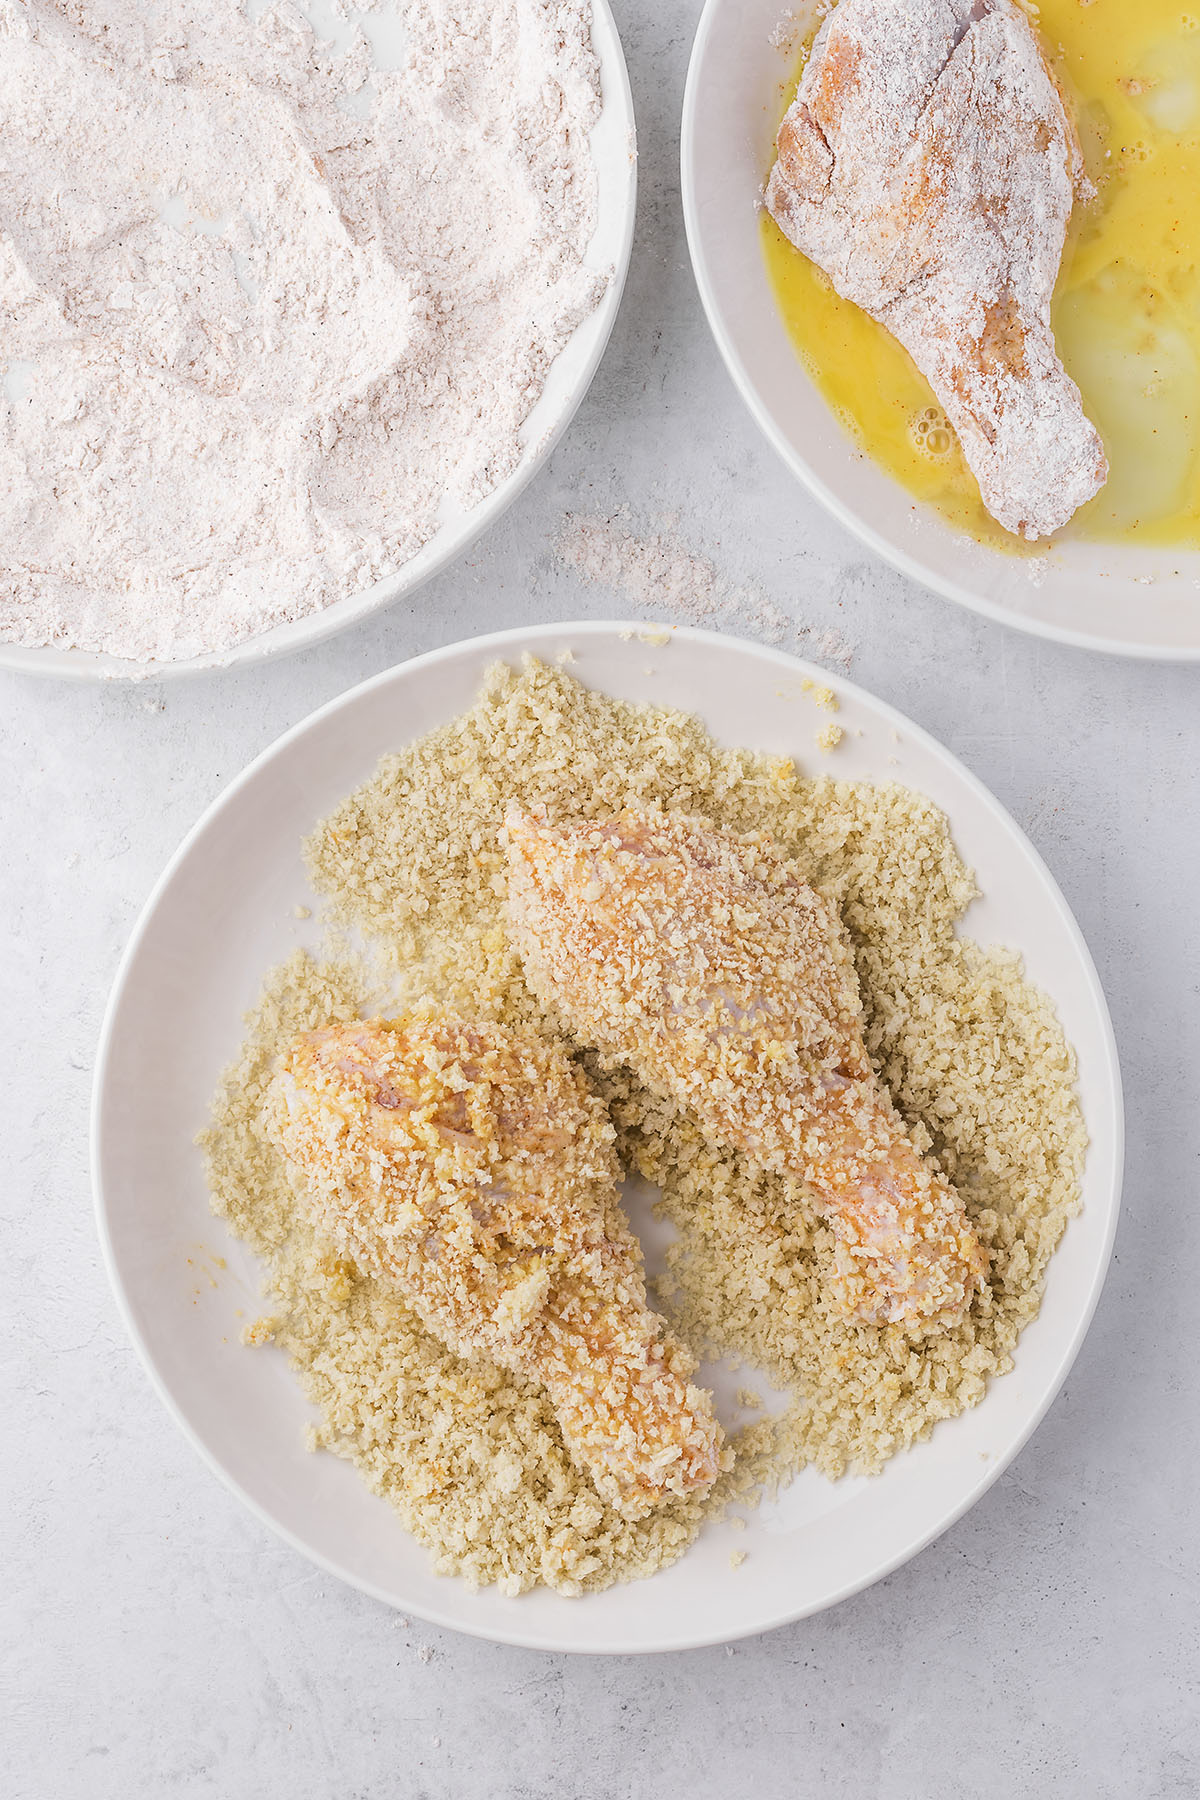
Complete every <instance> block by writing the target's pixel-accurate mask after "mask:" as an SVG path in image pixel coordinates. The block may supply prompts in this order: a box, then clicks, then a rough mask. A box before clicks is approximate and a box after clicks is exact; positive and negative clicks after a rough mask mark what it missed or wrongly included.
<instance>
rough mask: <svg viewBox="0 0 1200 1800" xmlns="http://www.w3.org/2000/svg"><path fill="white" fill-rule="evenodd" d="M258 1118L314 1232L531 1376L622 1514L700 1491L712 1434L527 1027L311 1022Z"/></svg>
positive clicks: (582, 1136)
mask: <svg viewBox="0 0 1200 1800" xmlns="http://www.w3.org/2000/svg"><path fill="white" fill-rule="evenodd" d="M267 1127H268V1132H269V1134H270V1136H271V1138H272V1140H273V1141H274V1142H275V1143H276V1145H277V1146H278V1147H279V1148H280V1149H281V1150H282V1151H283V1153H284V1155H285V1156H286V1157H287V1159H288V1161H289V1162H290V1163H291V1164H292V1166H293V1168H294V1170H295V1171H296V1173H297V1174H298V1175H299V1176H300V1177H301V1184H300V1185H301V1191H302V1193H303V1194H304V1196H305V1199H306V1202H307V1204H308V1206H309V1207H310V1208H311V1211H312V1214H313V1216H314V1217H315V1219H316V1221H317V1222H318V1224H319V1226H320V1228H321V1230H322V1231H323V1233H324V1234H325V1235H326V1236H327V1237H328V1238H330V1239H331V1240H332V1242H333V1243H334V1245H335V1246H336V1247H337V1249H338V1251H339V1253H340V1254H342V1255H344V1256H346V1257H348V1258H349V1259H350V1260H352V1261H353V1262H355V1263H356V1264H357V1265H358V1267H359V1268H360V1269H362V1270H363V1271H364V1272H365V1273H366V1274H368V1275H371V1276H374V1277H376V1278H377V1279H379V1280H381V1281H387V1282H393V1283H394V1284H395V1285H396V1287H397V1288H398V1289H399V1290H400V1291H401V1292H402V1293H403V1295H404V1296H405V1298H406V1299H407V1300H408V1301H409V1302H410V1304H411V1305H412V1306H413V1308H414V1310H415V1311H416V1312H417V1314H418V1315H419V1317H420V1318H421V1319H422V1320H423V1322H424V1323H425V1324H426V1325H427V1326H428V1327H429V1329H430V1330H431V1331H433V1332H435V1333H436V1334H437V1336H438V1337H440V1338H441V1339H442V1340H443V1342H445V1343H446V1344H448V1345H449V1346H450V1348H451V1349H452V1350H454V1351H456V1352H457V1353H458V1354H460V1355H463V1356H470V1355H471V1354H472V1353H474V1352H479V1351H485V1352H486V1353H487V1354H488V1355H489V1356H491V1357H492V1358H493V1359H494V1360H495V1361H496V1362H498V1363H500V1364H501V1365H502V1366H503V1367H504V1368H507V1369H511V1370H513V1371H515V1372H516V1373H518V1374H520V1375H524V1376H528V1377H530V1378H531V1379H533V1380H535V1381H538V1382H541V1383H542V1384H543V1385H544V1386H545V1388H546V1389H547V1391H548V1393H549V1395H550V1398H551V1401H552V1402H553V1405H554V1408H555V1410H556V1412H557V1414H558V1418H559V1422H560V1424H561V1426H562V1431H563V1437H564V1439H565V1441H566V1445H567V1449H568V1452H569V1453H570V1455H571V1457H572V1458H573V1459H574V1461H575V1462H577V1463H578V1464H579V1465H580V1466H581V1467H582V1468H584V1469H586V1470H587V1472H588V1473H589V1474H590V1475H591V1477H592V1479H593V1481H594V1483H595V1486H596V1489H597V1491H598V1492H599V1494H600V1495H601V1497H602V1498H603V1499H605V1500H607V1501H608V1502H609V1503H610V1504H612V1505H614V1506H616V1507H618V1508H619V1509H620V1510H621V1511H622V1512H623V1513H624V1514H625V1515H626V1516H627V1517H629V1518H640V1517H643V1516H645V1515H646V1514H648V1513H649V1512H650V1511H651V1510H652V1509H653V1508H654V1507H655V1506H657V1505H658V1504H659V1503H660V1502H662V1501H664V1500H666V1499H668V1498H670V1496H672V1495H682V1494H690V1493H699V1492H703V1491H704V1490H706V1489H707V1488H709V1487H711V1485H712V1483H713V1481H714V1480H715V1478H716V1476H717V1473H718V1470H719V1467H720V1464H721V1444H722V1433H721V1428H720V1426H719V1425H718V1424H717V1421H716V1419H715V1418H714V1416H713V1411H712V1405H711V1400H710V1397H709V1395H708V1394H707V1393H704V1392H703V1391H701V1390H700V1389H697V1388H695V1387H693V1386H691V1385H690V1383H689V1381H688V1376H689V1374H690V1372H691V1369H692V1366H693V1365H692V1363H691V1359H690V1358H689V1356H688V1354H687V1352H686V1351H684V1349H683V1348H682V1346H681V1345H680V1344H679V1343H678V1342H677V1341H675V1340H673V1339H672V1338H671V1337H670V1336H669V1334H667V1333H665V1332H664V1328H663V1322H662V1320H661V1319H660V1318H658V1317H657V1315H656V1314H655V1313H653V1312H652V1311H651V1310H650V1308H649V1307H648V1305H647V1303H646V1288H645V1281H644V1278H643V1271H642V1257H641V1250H640V1247H639V1245H638V1243H637V1240H636V1239H635V1238H634V1236H633V1235H632V1233H631V1232H630V1230H629V1227H628V1225H627V1224H626V1223H625V1220H624V1218H623V1217H622V1214H621V1211H620V1207H619V1205H618V1199H617V1182H618V1180H619V1179H620V1173H621V1171H620V1165H619V1163H618V1162H617V1158H616V1153H615V1151H614V1149H613V1130H612V1126H611V1125H610V1124H609V1121H608V1116H607V1114H606V1112H605V1109H604V1107H603V1105H602V1103H601V1102H600V1100H599V1099H597V1098H596V1096H595V1095H594V1094H592V1093H591V1092H590V1090H589V1089H588V1086H587V1084H586V1081H585V1079H584V1077H583V1075H582V1073H581V1072H580V1071H579V1070H578V1069H576V1068H575V1066H574V1064H573V1063H572V1062H571V1061H570V1059H569V1058H568V1057H567V1056H566V1055H565V1054H564V1052H563V1051H562V1050H560V1049H559V1048H557V1046H555V1045H553V1044H549V1043H546V1042H545V1041H544V1040H543V1039H542V1038H540V1037H539V1036H537V1035H536V1034H534V1033H532V1032H529V1031H515V1030H508V1029H505V1028H504V1027H502V1026H499V1025H489V1024H464V1023H462V1022H460V1021H457V1020H447V1019H437V1020H431V1019H420V1020H410V1021H408V1022H407V1023H400V1024H391V1023H386V1022H384V1021H382V1020H373V1021H370V1022H366V1023H362V1024H356V1025H352V1026H337V1027H332V1028H330V1029H328V1030H325V1031H318V1032H313V1033H310V1034H309V1035H307V1036H305V1037H302V1038H300V1039H298V1040H297V1042H296V1043H294V1044H293V1045H292V1047H291V1049H290V1050H289V1052H288V1054H287V1056H286V1058H285V1060H284V1062H283V1064H282V1066H281V1068H280V1069H279V1071H278V1073H277V1074H276V1076H275V1077H274V1080H273V1082H272V1086H271V1090H270V1093H269V1096H268V1103H267Z"/></svg>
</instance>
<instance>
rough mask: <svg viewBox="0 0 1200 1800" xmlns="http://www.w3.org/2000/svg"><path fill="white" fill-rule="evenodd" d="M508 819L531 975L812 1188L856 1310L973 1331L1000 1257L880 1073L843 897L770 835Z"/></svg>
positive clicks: (613, 1044)
mask: <svg viewBox="0 0 1200 1800" xmlns="http://www.w3.org/2000/svg"><path fill="white" fill-rule="evenodd" d="M506 823H507V831H508V846H509V849H508V855H509V896H508V906H509V914H510V918H511V921H512V926H513V929H514V931H515V934H516V940H517V944H518V948H519V950H520V952H521V956H522V958H523V961H524V965H525V971H526V975H527V977H528V978H529V981H530V983H531V985H532V987H533V989H534V991H535V992H536V993H537V994H538V995H539V996H540V997H541V998H542V999H543V1001H545V1002H547V1003H548V1004H550V1005H552V1006H553V1007H554V1008H555V1010H556V1011H557V1012H558V1013H559V1014H560V1016H561V1018H562V1019H563V1021H564V1022H565V1024H566V1026H567V1028H568V1029H569V1030H570V1032H571V1033H572V1034H573V1035H574V1036H575V1037H576V1038H577V1039H578V1040H579V1042H580V1043H581V1044H585V1045H588V1046H591V1047H592V1048H594V1049H597V1050H599V1051H601V1052H602V1053H603V1054H604V1055H606V1056H608V1057H611V1058H613V1059H615V1060H617V1061H620V1062H623V1063H625V1064H627V1065H628V1066H629V1067H630V1068H631V1069H632V1070H633V1071H634V1072H635V1074H636V1075H637V1076H638V1077H639V1079H640V1080H641V1081H643V1082H644V1083H645V1084H646V1086H647V1087H648V1088H650V1089H651V1090H652V1091H655V1092H658V1093H662V1094H665V1095H667V1096H669V1097H671V1098H672V1099H675V1100H677V1101H680V1102H682V1103H683V1105H685V1106H686V1107H687V1108H688V1109H689V1110H690V1111H691V1112H692V1113H693V1115H694V1116H695V1117H696V1118H697V1120H698V1121H699V1123H700V1126H701V1129H702V1130H703V1131H704V1133H705V1135H706V1136H707V1137H708V1138H709V1139H710V1141H711V1142H713V1143H714V1144H717V1145H720V1146H722V1147H725V1148H732V1149H735V1150H739V1151H741V1152H743V1153H744V1154H745V1155H746V1156H747V1157H748V1158H750V1159H751V1160H752V1161H753V1162H754V1163H755V1164H757V1165H758V1166H760V1167H762V1168H766V1169H770V1170H775V1171H779V1172H786V1173H789V1174H792V1175H797V1176H799V1177H800V1178H801V1179H802V1180H803V1181H804V1182H806V1183H807V1185H808V1186H809V1187H810V1188H811V1189H812V1191H813V1193H814V1195H815V1196H816V1203H817V1206H818V1208H819V1209H820V1210H821V1211H822V1212H823V1213H824V1214H825V1216H826V1217H827V1218H828V1220H829V1222H830V1224H831V1225H832V1227H833V1230H834V1233H835V1237H836V1246H837V1249H836V1269H835V1289H836V1293H837V1298H838V1300H839V1303H840V1305H841V1307H842V1308H843V1310H844V1311H846V1312H847V1313H849V1314H850V1315H851V1316H853V1317H854V1318H856V1319H858V1320H861V1321H863V1322H869V1323H887V1322H901V1323H903V1324H905V1325H907V1326H909V1327H913V1328H916V1329H918V1330H924V1329H929V1328H933V1327H939V1326H945V1325H951V1324H953V1323H955V1322H956V1321H957V1320H958V1319H959V1318H961V1316H962V1314H963V1312H964V1309H965V1308H966V1307H967V1305H968V1304H969V1303H970V1300H971V1297H972V1295H973V1294H974V1293H975V1291H976V1290H977V1289H978V1288H979V1287H980V1285H981V1282H982V1277H983V1270H984V1266H985V1259H984V1254H983V1251H982V1249H981V1247H980V1244H979V1241H978V1238H977V1237H976V1234H975V1231H974V1229H973V1228H972V1226H971V1223H970V1221H969V1219H968V1218H967V1215H966V1212H965V1210H964V1207H963V1204H962V1201H961V1200H960V1198H959V1196H958V1195H957V1194H956V1193H955V1191H954V1189H953V1188H952V1187H951V1186H950V1184H949V1182H948V1181H946V1180H945V1179H944V1177H943V1176H942V1175H940V1174H938V1173H937V1172H936V1171H935V1170H934V1169H932V1168H931V1167H930V1165H929V1164H928V1163H927V1162H926V1161H925V1160H924V1159H923V1158H922V1156H921V1155H920V1154H919V1152H918V1151H917V1150H916V1148H915V1147H914V1145H913V1143H912V1140H911V1139H910V1137H909V1135H908V1132H907V1130H906V1128H905V1125H904V1122H903V1120H902V1119H901V1118H900V1116H899V1114H898V1113H897V1112H896V1109H895V1107H894V1106H893V1104H892V1101H891V1099H890V1097H889V1095H888V1093H887V1091H886V1090H885V1088H884V1087H883V1085H882V1083H881V1082H880V1081H879V1079H878V1077H877V1076H876V1074H875V1072H874V1070H873V1069H872V1067H871V1061H870V1058H869V1057H868V1055H867V1052H866V1048H865V1046H864V1043H863V1019H862V1011H861V1007H860V1004H859V996H858V986H857V981H856V978H855V973H854V966H853V963H852V960H851V955H850V947H849V945H848V943H847V941H846V938H845V935H844V933H843V931H842V927H841V922H840V920H839V919H838V916H837V913H836V910H835V909H834V907H833V906H832V905H831V904H830V902H829V901H828V900H826V899H825V898H824V897H823V896H822V895H821V894H819V893H817V892H816V891H815V889H813V888H812V887H810V886H809V885H808V884H807V883H806V882H805V881H803V880H802V879H801V877H800V876H799V874H798V873H797V871H796V870H795V868H794V867H793V866H792V865H791V864H790V863H788V862H787V861H786V860H785V858H784V857H783V856H782V855H781V854H780V852H779V850H778V849H777V847H776V846H775V845H774V843H773V842H772V841H771V840H770V839H766V838H760V839H742V838H737V837H734V836H732V835H731V834H730V833H728V832H724V831H720V830H718V829H717V828H715V827H714V826H712V825H710V824H709V823H708V822H707V821H704V820H700V819H692V818H687V817H683V816H681V815H679V814H676V813H663V812H660V811H658V810H647V811H645V812H626V813H623V814H621V815H620V816H618V817H616V818H613V819H609V820H607V821H604V822H602V823H591V822H582V823H573V824H568V825H565V826H563V827H561V828H558V829H553V828H551V827H550V826H549V825H547V824H546V823H545V822H544V821H543V820H541V819H539V818H536V817H533V816H531V815H529V814H522V813H518V812H516V811H512V812H510V814H509V817H508V819H507V821H506Z"/></svg>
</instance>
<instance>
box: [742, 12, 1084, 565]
mask: <svg viewBox="0 0 1200 1800" xmlns="http://www.w3.org/2000/svg"><path fill="white" fill-rule="evenodd" d="M1085 187H1086V183H1085V178H1084V174H1083V162H1082V158H1081V156H1080V153H1079V145H1078V142H1077V140H1076V137H1075V132H1074V129H1073V126H1072V124H1071V121H1070V119H1069V118H1068V116H1067V112H1066V108H1065V106H1064V104H1063V99H1062V96H1061V94H1060V92H1059V90H1058V87H1057V85H1056V83H1055V81H1054V78H1053V76H1052V75H1051V73H1050V71H1049V69H1048V68H1047V66H1046V62H1045V58H1044V57H1043V55H1042V52H1041V49H1040V47H1039V45H1038V41H1037V38H1036V37H1035V35H1034V31H1033V27H1032V26H1031V24H1030V22H1029V20H1028V19H1027V18H1026V16H1025V14H1024V13H1023V12H1022V11H1021V9H1020V7H1019V6H1017V5H1015V4H1014V0H840V3H839V5H838V6H837V7H836V9H835V10H834V12H833V13H832V14H831V15H830V17H829V18H828V19H827V20H826V22H825V24H824V25H823V26H822V27H821V30H820V32H819V33H818V35H817V39H816V42H815V44H814V45H813V50H812V55H811V57H810V58H809V61H808V65H807V67H806V68H805V71H804V76H803V79H802V80H801V83H800V88H799V91H798V93H797V95H796V99H795V101H794V102H793V104H792V106H791V108H790V110H789V112H788V114H787V117H786V118H785V119H784V121H783V125H782V126H781V128H780V132H779V155H778V160H777V162H776V164H775V167H774V169H773V171H772V173H771V179H770V183H769V185H768V187H767V208H768V210H769V212H770V213H771V215H772V217H773V218H774V219H775V221H776V222H777V224H778V225H779V226H780V228H781V229H782V230H783V231H784V233H785V234H786V235H787V236H788V237H789V238H790V239H791V241H792V243H793V244H795V245H796V246H797V248H798V249H800V250H802V251H803V252H804V254H805V255H806V256H808V257H811V259H812V261H813V262H815V263H817V264H818V265H819V267H820V268H822V269H824V271H825V273H826V274H827V275H828V276H829V277H830V279H831V281H832V282H833V285H834V287H835V288H836V289H837V291H838V293H839V294H841V295H843V297H844V298H845V299H847V300H853V301H854V302H855V303H856V304H857V305H859V306H861V307H862V308H863V310H864V311H865V312H868V313H870V315H871V317H872V318H874V319H878V320H879V321H880V323H881V324H883V325H886V327H887V328H888V330H889V331H890V332H891V333H892V334H893V336H894V337H896V338H898V339H899V340H900V342H901V343H902V344H903V345H904V348H905V349H906V350H907V351H908V353H909V355H910V356H911V357H912V359H913V361H914V362H915V363H916V365H917V367H918V368H919V369H920V370H921V372H922V374H924V375H925V376H926V377H927V379H928V380H929V382H930V384H931V385H932V387H933V390H934V392H935V393H936V394H937V397H938V399H939V400H940V401H941V403H942V405H943V407H944V408H945V410H946V414H947V416H948V417H949V419H950V421H951V423H952V424H953V426H954V429H955V430H956V431H957V433H958V436H959V440H960V442H961V444H962V447H963V453H964V455H965V456H966V459H967V462H968V463H969V464H970V466H971V468H972V470H973V471H974V473H975V476H976V478H977V479H978V482H979V487H980V491H981V493H982V495H983V502H984V505H985V506H986V507H987V509H988V511H989V512H990V513H992V514H993V515H994V517H995V518H997V519H998V520H999V521H1000V523H1001V525H1003V526H1004V527H1005V528H1006V529H1007V530H1009V531H1012V532H1018V533H1020V534H1022V535H1024V536H1025V537H1028V538H1037V537H1042V536H1046V535H1048V534H1049V533H1050V532H1053V531H1057V530H1058V529H1059V527H1060V526H1062V525H1065V524H1066V522H1067V520H1068V519H1069V518H1070V517H1071V515H1072V513H1074V512H1075V510H1076V508H1077V507H1080V506H1082V505H1083V503H1084V501H1085V500H1090V499H1091V497H1092V495H1093V494H1094V493H1096V491H1097V489H1099V488H1100V487H1102V486H1103V484H1104V482H1105V480H1106V479H1107V476H1108V464H1107V462H1106V460H1105V455H1104V449H1103V446H1102V444H1101V442H1100V437H1099V434H1098V433H1097V431H1096V429H1095V427H1094V426H1093V425H1092V424H1091V422H1090V420H1088V419H1087V418H1086V417H1085V415H1084V411H1083V403H1082V400H1081V399H1080V395H1079V390H1078V388H1077V387H1076V386H1075V383H1074V382H1073V381H1072V380H1071V379H1070V377H1069V376H1068V375H1067V373H1066V371H1065V369H1064V368H1063V366H1062V364H1061V363H1060V361H1059V359H1058V353H1057V351H1056V349H1055V345H1054V335H1053V332H1052V331H1051V327H1050V299H1051V295H1052V293H1053V291H1054V283H1055V280H1056V278H1057V275H1058V268H1059V263H1060V262H1061V260H1062V252H1063V244H1064V243H1065V241H1066V232H1067V221H1068V219H1069V218H1070V215H1071V206H1072V203H1073V199H1074V194H1075V190H1076V189H1077V188H1079V189H1083V188H1085Z"/></svg>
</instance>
